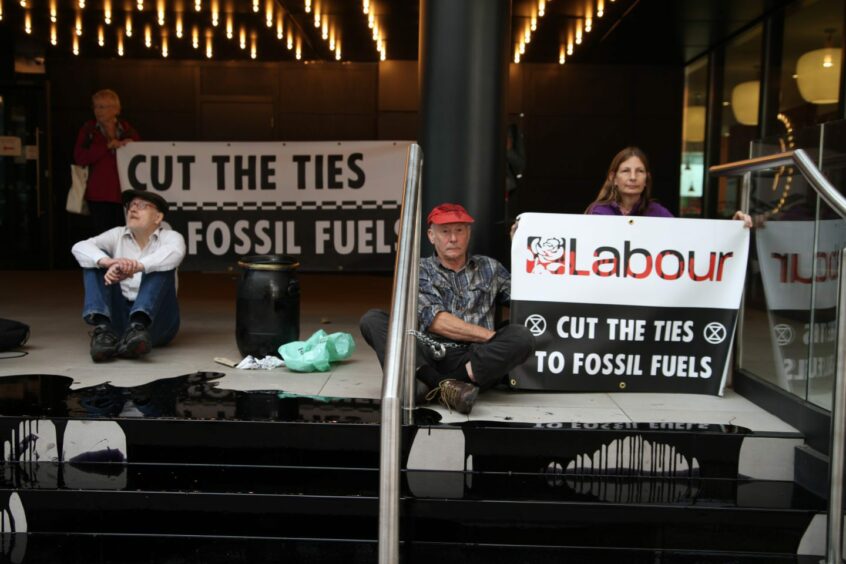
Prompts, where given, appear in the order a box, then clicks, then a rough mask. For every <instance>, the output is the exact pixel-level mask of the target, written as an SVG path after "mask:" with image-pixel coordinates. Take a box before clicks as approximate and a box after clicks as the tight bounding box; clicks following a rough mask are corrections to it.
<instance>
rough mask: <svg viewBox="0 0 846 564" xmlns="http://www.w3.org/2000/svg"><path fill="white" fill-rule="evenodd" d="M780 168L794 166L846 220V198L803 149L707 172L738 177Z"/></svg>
mask: <svg viewBox="0 0 846 564" xmlns="http://www.w3.org/2000/svg"><path fill="white" fill-rule="evenodd" d="M780 166H796V168H798V169H799V172H801V173H802V176H804V177H805V180H807V181H808V184H810V185H811V187H813V189H814V190H816V192H817V194H819V195H820V197H821V198H822V199H823V201H824V202H825V203H826V204H828V205H829V206H830V207H831V208H832V209H834V210H835V211H836V212H837V213H839V214H840V216H841V217H843V218H846V198H844V197H843V195H842V194H841V193H840V192H839V191H838V190H837V188H835V187H834V186H833V185H832V184H831V182H829V181H828V178H826V177H825V176H823V173H822V172H820V169H818V168H817V166H816V165H815V164H814V161H813V160H811V157H809V156H808V153H806V152H805V150H804V149H796V150H795V151H786V152H784V153H776V154H773V155H767V156H766V157H756V158H754V159H746V160H744V161H735V162H733V163H727V164H721V165H715V166H712V167H711V168H709V169H708V172H709V173H711V174H713V175H714V176H740V175H741V174H744V173H747V172H755V171H760V170H766V169H770V168H775V167H780ZM747 211H748V210H747Z"/></svg>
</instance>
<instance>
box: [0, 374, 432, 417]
mask: <svg viewBox="0 0 846 564" xmlns="http://www.w3.org/2000/svg"><path fill="white" fill-rule="evenodd" d="M223 376H224V374H222V373H220V372H197V373H194V374H187V375H184V376H176V377H174V378H165V379H160V380H155V381H153V382H149V383H147V384H143V385H140V386H133V387H118V386H113V385H111V384H108V383H106V384H101V385H99V386H93V387H90V388H80V389H76V390H71V389H70V387H71V384H72V383H73V380H72V379H71V378H68V377H66V376H55V375H49V374H44V375H23V376H7V377H3V378H0V415H4V416H17V417H73V418H109V419H114V418H130V419H131V418H177V419H206V420H208V419H214V420H237V421H292V422H293V421H302V422H306V421H310V422H323V423H379V419H380V403H381V402H380V401H379V400H374V399H356V398H334V397H321V396H297V395H293V394H290V393H288V392H280V391H278V390H270V391H261V390H258V391H248V392H246V391H235V390H227V389H224V388H220V387H219V386H218V384H219V382H218V380H219V379H220V378H222V377H223ZM417 418H418V421H421V422H422V423H423V424H433V423H437V422H438V421H439V420H440V416H439V415H438V414H437V413H436V412H434V411H432V410H426V409H421V410H418V415H417Z"/></svg>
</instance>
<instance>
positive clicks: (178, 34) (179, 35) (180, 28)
mask: <svg viewBox="0 0 846 564" xmlns="http://www.w3.org/2000/svg"><path fill="white" fill-rule="evenodd" d="M182 32H183V26H182V12H176V37H177V38H179V39H182Z"/></svg>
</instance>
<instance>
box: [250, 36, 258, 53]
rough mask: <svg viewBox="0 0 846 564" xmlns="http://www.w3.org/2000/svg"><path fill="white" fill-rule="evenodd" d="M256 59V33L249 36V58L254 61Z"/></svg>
mask: <svg viewBox="0 0 846 564" xmlns="http://www.w3.org/2000/svg"><path fill="white" fill-rule="evenodd" d="M256 57H258V41H257V40H256V33H255V32H253V33H251V34H250V58H251V59H255V58H256Z"/></svg>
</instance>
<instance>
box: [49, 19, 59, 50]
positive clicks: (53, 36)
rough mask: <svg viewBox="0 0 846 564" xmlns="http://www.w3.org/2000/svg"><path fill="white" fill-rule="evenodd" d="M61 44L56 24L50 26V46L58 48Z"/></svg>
mask: <svg viewBox="0 0 846 564" xmlns="http://www.w3.org/2000/svg"><path fill="white" fill-rule="evenodd" d="M58 43H59V31H58V30H57V29H56V24H55V23H51V24H50V45H52V46H54V47H55V46H56V45H58Z"/></svg>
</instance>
